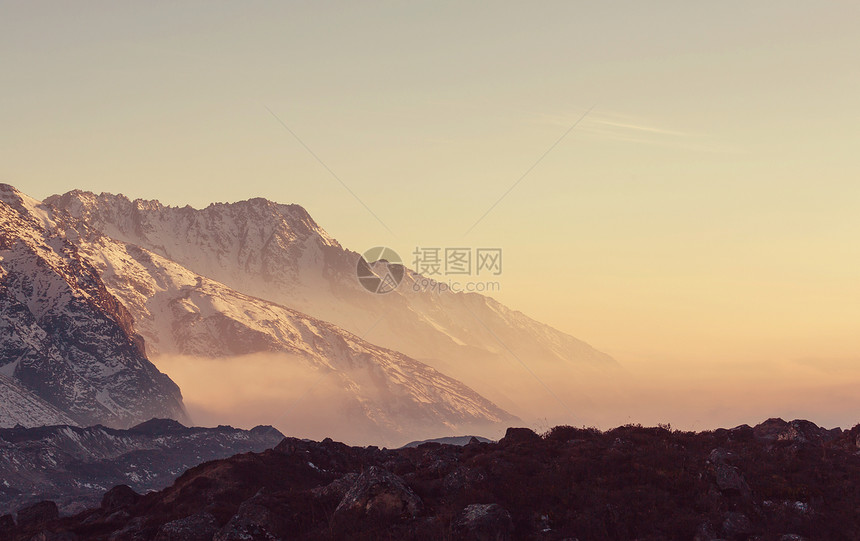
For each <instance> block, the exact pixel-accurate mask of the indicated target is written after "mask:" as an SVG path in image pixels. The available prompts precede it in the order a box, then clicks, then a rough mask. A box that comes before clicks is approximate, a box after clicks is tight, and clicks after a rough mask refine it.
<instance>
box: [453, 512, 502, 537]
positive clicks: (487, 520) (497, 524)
mask: <svg viewBox="0 0 860 541" xmlns="http://www.w3.org/2000/svg"><path fill="white" fill-rule="evenodd" d="M451 529H452V531H453V533H454V534H455V535H456V536H457V538H458V539H464V540H469V541H505V540H508V539H511V536H512V534H513V531H514V524H513V521H512V520H511V514H510V513H508V512H507V511H506V510H505V509H504V508H502V507H501V506H500V505H498V504H495V503H476V504H472V505H469V506H467V507H466V508H465V509H463V511H462V512H461V513H460V515H459V516H458V517H457V518H456V519H455V520H454V522H453V523H452V525H451Z"/></svg>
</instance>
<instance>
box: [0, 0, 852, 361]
mask: <svg viewBox="0 0 860 541" xmlns="http://www.w3.org/2000/svg"><path fill="white" fill-rule="evenodd" d="M0 11H2V14H0V51H2V57H3V65H4V69H3V73H2V75H0V78H2V86H3V99H2V100H0V118H2V123H3V127H4V129H3V130H2V133H0V180H2V181H3V182H8V183H11V184H13V185H16V186H17V187H19V188H20V189H22V190H23V191H25V192H27V193H29V194H31V195H33V196H35V197H39V198H42V197H45V196H47V195H49V194H51V193H57V192H64V191H67V190H69V189H72V188H83V189H90V190H95V191H102V190H104V191H111V192H123V193H126V194H127V195H130V196H132V197H146V198H158V199H161V200H162V201H163V202H166V203H172V204H181V205H184V204H186V203H190V204H192V205H195V206H202V205H205V204H207V203H208V202H210V201H213V200H217V201H235V200H240V199H245V198H249V197H254V196H264V197H267V198H270V199H274V200H278V201H281V202H296V203H299V204H302V205H303V206H305V207H306V208H308V210H309V211H310V212H311V214H312V215H313V216H314V217H315V218H316V219H317V220H318V221H319V222H320V223H321V224H322V225H323V226H324V227H325V228H327V229H328V231H329V232H330V233H331V234H332V235H333V236H335V237H336V238H337V239H339V240H340V241H341V242H342V243H343V244H344V245H346V246H347V247H350V248H352V249H355V250H358V251H362V250H364V249H366V248H368V247H370V246H375V245H380V244H385V245H391V246H393V247H394V248H396V249H397V250H398V251H399V252H400V253H401V254H409V253H411V252H412V250H413V249H414V248H415V247H416V246H441V247H444V246H473V247H478V246H490V247H501V248H503V250H504V261H505V270H504V273H503V276H502V277H501V282H502V286H503V290H502V292H501V293H500V294H498V295H497V297H499V298H500V299H501V300H502V301H504V302H506V303H507V304H509V305H511V306H513V307H515V308H518V309H521V310H523V311H525V312H526V313H528V314H530V315H532V316H534V317H536V318H537V319H540V320H543V321H546V322H548V323H551V324H553V325H554V326H556V327H558V328H560V329H562V330H565V331H567V332H570V333H571V334H574V335H575V336H577V337H580V338H582V339H584V340H586V341H588V342H590V343H592V344H593V345H595V346H596V347H598V348H599V349H602V350H604V351H607V352H609V353H611V354H613V355H615V356H616V357H617V358H618V359H619V360H620V361H621V362H622V363H625V364H626V365H628V366H637V365H639V364H643V363H649V364H652V365H654V366H656V364H654V363H660V364H659V366H664V364H662V363H683V364H685V365H686V364H689V363H693V364H695V363H708V365H711V364H714V363H778V364H777V365H776V366H788V365H783V364H779V363H793V362H796V361H798V360H801V361H809V360H811V361H813V362H820V363H824V364H826V363H832V362H857V361H860V351H858V342H857V335H858V325H860V279H858V277H860V243H858V241H857V239H858V238H860V213H858V212H857V209H858V208H860V187H858V186H860V183H858V181H857V179H858V178H860V163H858V159H857V148H858V143H860V137H858V128H857V126H858V120H860V101H858V100H857V96H858V95H860V71H858V70H857V69H856V67H855V66H857V65H860V58H858V56H860V34H858V33H857V32H856V24H857V21H858V20H860V18H858V16H860V7H858V5H857V4H856V3H851V2H837V3H828V4H826V5H819V4H812V3H809V2H780V3H776V4H773V3H767V4H765V3H761V4H754V5H750V4H749V3H746V2H720V3H718V4H712V5H707V6H705V5H702V4H697V5H692V4H689V3H684V2H657V3H649V4H648V5H647V6H646V5H644V4H641V3H637V2H628V3H614V4H613V5H612V6H611V7H609V6H603V5H582V4H579V3H569V2H549V3H544V4H541V5H540V6H534V5H527V4H522V3H500V4H496V5H494V7H493V8H492V9H489V8H487V7H485V6H484V5H480V4H477V3H476V4H468V5H467V4H462V3H460V2H456V3H455V2H450V3H434V4H433V6H432V9H431V7H429V5H428V6H424V7H420V6H412V5H402V4H393V5H376V6H373V7H369V6H363V7H361V8H358V7H355V6H352V5H341V6H335V5H325V6H322V5H316V4H300V5H297V6H286V5H279V4H273V3H255V2H251V3H243V4H242V5H241V6H239V5H237V4H233V3H228V2H215V3H210V2H206V3H199V2H184V3H182V4H181V5H174V4H172V3H170V4H166V3H165V4H150V3H146V4H131V3H129V4H103V5H98V6H97V5H95V4H89V5H81V4H70V3H56V4H53V5H50V4H33V3H11V4H10V3H7V4H4V5H3V7H0ZM590 107H593V109H592V110H591V112H590V113H589V114H588V115H587V116H586V117H585V119H584V120H583V121H582V122H581V123H580V124H579V125H578V126H577V127H576V128H575V129H574V130H573V131H571V132H570V134H569V135H568V136H567V137H565V138H564V139H563V140H562V141H561V142H559V144H558V145H557V146H556V147H555V148H553V150H552V152H550V153H549V154H547V155H546V157H545V158H544V159H543V160H542V161H541V162H540V163H539V164H538V165H537V166H536V167H534V169H532V170H531V171H530V172H529V173H528V175H526V176H525V177H524V178H522V181H521V182H519V184H518V185H517V186H516V188H514V189H513V190H512V191H511V192H510V194H509V195H508V196H507V197H505V198H504V199H502V200H501V201H500V202H498V204H497V205H496V206H495V208H493V210H492V211H491V212H490V213H489V214H487V216H486V218H485V219H483V221H481V223H479V224H478V225H477V226H476V227H475V228H474V229H473V230H472V231H471V232H470V233H469V234H465V233H466V230H467V229H468V228H469V227H470V226H471V225H473V224H474V222H475V221H476V220H477V219H478V218H479V217H480V216H481V215H482V214H483V213H484V212H485V211H486V210H487V209H488V208H489V207H490V206H491V205H493V204H494V203H496V202H497V201H499V198H500V196H502V194H504V193H505V192H506V190H508V189H509V188H510V187H511V186H512V185H513V184H514V183H515V182H517V180H518V179H520V178H521V176H522V175H523V173H524V172H526V171H527V170H528V169H529V168H530V167H531V166H532V165H533V164H535V162H536V161H537V160H538V159H539V158H540V157H541V156H542V155H543V153H544V152H546V151H547V150H548V149H549V148H550V147H551V146H552V145H553V143H554V142H556V141H557V140H558V138H559V137H560V136H561V135H562V134H563V133H564V132H565V131H566V130H567V129H568V128H569V127H570V126H571V125H572V124H573V123H574V121H576V120H577V119H578V118H579V117H580V116H581V115H582V113H583V112H585V111H586V110H588V109H589V108H590ZM267 108H269V109H271V111H272V112H274V113H275V114H277V115H278V116H279V117H280V118H281V119H282V120H283V121H284V123H286V124H287V125H288V126H289V127H290V129H292V130H293V131H294V132H295V133H296V134H297V135H298V136H299V137H300V138H301V140H302V141H303V142H304V143H305V144H306V145H307V146H308V147H309V148H310V149H312V150H313V152H314V153H315V154H316V155H317V156H318V157H319V158H320V160H322V162H323V163H324V164H325V166H326V167H328V168H329V169H330V170H331V171H333V172H334V173H335V174H336V175H337V177H338V178H339V179H340V181H338V180H337V179H335V178H334V177H333V176H332V175H331V173H330V171H328V170H327V169H326V167H324V166H322V165H321V164H320V163H319V162H318V161H317V160H316V159H315V158H314V157H313V156H312V155H311V154H310V153H309V152H308V151H307V149H306V148H304V147H303V146H302V145H301V144H299V143H298V142H297V141H296V140H295V139H294V138H293V137H292V136H291V135H290V134H289V133H288V132H287V131H286V130H285V129H284V127H283V126H282V125H280V124H279V123H278V122H277V121H276V120H275V119H274V118H273V117H272V115H271V114H270V113H269V111H267ZM341 181H342V182H343V184H345V185H347V186H348V187H349V189H350V190H352V192H353V193H354V194H355V195H356V196H357V197H358V198H360V199H361V201H362V202H363V203H364V205H366V206H367V207H368V208H369V209H371V211H372V212H373V214H375V215H376V216H377V217H378V218H380V219H381V220H382V221H383V222H384V223H385V224H386V225H387V226H388V228H390V229H391V230H392V231H393V232H394V234H392V233H390V232H389V231H387V230H386V229H385V228H384V227H383V226H382V225H380V223H379V221H378V220H377V219H376V218H375V217H374V216H373V215H371V213H370V212H368V210H367V209H366V208H365V206H363V205H362V204H360V203H359V202H357V201H356V198H355V197H353V195H352V194H350V193H349V191H348V190H346V189H344V187H343V186H342V185H341V183H340V182H341ZM404 257H407V256H404ZM369 338H370V339H372V337H369ZM727 366H728V365H727ZM762 366H765V364H762ZM767 366H771V365H769V364H768V365H767Z"/></svg>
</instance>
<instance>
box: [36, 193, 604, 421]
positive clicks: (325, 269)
mask: <svg viewBox="0 0 860 541" xmlns="http://www.w3.org/2000/svg"><path fill="white" fill-rule="evenodd" d="M46 203H50V204H51V205H54V206H56V207H58V208H62V209H64V210H66V211H68V212H69V213H70V214H71V215H72V216H74V217H77V218H80V219H82V220H83V221H85V222H86V223H87V224H88V225H89V226H91V227H93V228H95V229H97V230H99V231H101V232H103V233H104V234H106V235H107V236H109V237H112V238H114V239H117V240H120V241H124V242H128V243H131V244H134V245H137V246H140V247H142V248H145V249H147V250H149V251H151V252H153V253H155V254H157V255H160V256H162V257H164V258H166V259H169V260H171V261H173V262H175V263H177V264H180V265H181V266H183V267H185V268H187V269H188V270H190V271H192V272H193V273H196V274H199V275H201V276H205V277H207V278H209V279H212V280H216V281H218V282H221V283H222V284H225V285H227V286H229V287H230V288H231V289H233V290H235V291H239V292H241V293H244V294H247V295H251V296H254V297H258V298H264V299H266V300H268V301H271V302H273V303H275V304H280V305H284V306H289V307H290V308H293V309H296V310H298V311H300V312H303V313H306V314H309V315H311V316H313V317H316V318H319V319H322V320H325V321H328V322H331V323H333V324H335V325H337V326H338V327H340V328H342V329H345V330H347V331H349V332H352V333H354V334H356V335H359V336H365V338H366V339H367V340H369V341H371V342H373V343H376V344H379V345H381V346H384V347H386V348H390V349H392V350H396V351H401V352H403V353H405V354H407V355H409V356H410V357H412V358H415V359H419V360H421V361H423V362H425V363H427V364H429V365H430V366H432V367H434V368H436V369H438V370H440V371H442V372H444V373H446V374H447V375H449V376H451V377H453V378H455V379H457V380H459V381H462V382H464V383H465V384H466V385H468V386H470V387H471V388H473V389H475V390H476V391H478V392H479V393H481V394H482V395H484V396H486V397H487V398H489V399H490V400H492V401H493V402H495V403H497V404H499V405H501V406H502V407H504V408H505V409H508V410H509V411H513V412H514V413H517V414H518V415H525V414H529V415H535V416H537V415H540V416H541V417H547V416H549V417H552V412H551V411H549V410H551V409H553V408H558V406H559V404H557V403H555V402H554V401H553V400H551V399H550V400H549V401H546V400H544V401H538V402H535V403H531V402H529V399H528V398H526V397H530V396H538V395H539V396H541V397H542V398H546V397H547V395H548V394H547V392H546V390H545V389H543V388H542V385H541V384H538V383H537V382H536V381H535V380H534V379H533V378H532V376H531V375H530V374H529V373H528V371H526V369H524V367H523V366H522V364H521V363H520V361H522V362H525V363H527V364H528V366H529V368H530V369H531V371H533V372H534V373H535V374H536V375H537V376H538V377H539V378H540V379H542V380H543V381H544V382H549V383H548V384H549V385H550V386H553V385H555V384H556V383H558V382H564V385H567V386H568V387H565V388H560V387H559V388H556V389H555V392H556V394H559V395H561V394H563V393H565V392H571V391H572V390H573V389H572V388H571V387H570V385H571V384H570V382H576V381H579V380H581V379H582V377H583V375H584V374H588V373H590V372H591V371H593V370H598V371H603V370H604V369H606V368H612V367H614V366H615V365H616V363H615V361H614V360H612V359H611V358H610V357H608V356H607V355H605V354H603V353H601V352H599V351H597V350H595V349H594V348H592V347H590V346H589V345H588V344H585V343H584V342H582V341H580V340H577V339H576V338H573V337H572V336H569V335H567V334H564V333H562V332H559V331H557V330H555V329H553V328H551V327H549V326H547V325H544V324H541V323H539V322H537V321H535V320H533V319H531V318H529V317H527V316H525V315H524V314H522V313H520V312H516V311H513V310H510V309H508V308H506V307H505V306H503V305H501V304H500V303H498V302H496V301H494V300H493V299H491V298H489V297H485V296H482V295H478V294H474V293H469V294H465V293H453V292H448V293H442V294H440V293H438V292H431V291H421V288H420V287H418V286H420V283H421V281H422V278H421V277H420V276H418V275H415V274H414V273H411V272H408V271H407V273H406V276H405V278H404V281H403V283H401V284H400V287H399V288H398V289H397V290H396V291H394V292H392V293H389V294H386V295H374V294H371V293H369V292H368V291H366V290H365V289H364V288H363V287H362V286H361V285H360V284H359V282H358V280H357V278H356V267H357V263H358V261H359V255H358V254H357V253H355V252H352V251H349V250H347V249H344V248H343V247H341V246H340V244H338V242H337V241H335V240H334V239H333V238H331V237H330V236H329V235H328V234H327V233H326V232H325V231H324V230H323V229H322V228H320V227H319V226H318V225H317V224H316V223H315V222H314V221H313V220H312V219H311V218H310V216H309V215H308V214H307V212H306V211H305V210H304V209H302V208H301V207H299V206H296V205H279V204H275V203H272V202H270V201H267V200H264V199H252V200H249V201H242V202H239V203H233V204H220V203H219V204H213V205H210V206H209V207H206V208H205V209H201V210H197V209H193V208H191V207H184V208H176V207H167V206H163V205H161V204H160V203H158V202H157V201H144V200H135V201H130V200H129V199H127V198H125V197H124V196H121V195H111V194H100V195H95V194H92V193H89V192H81V191H73V192H69V193H67V194H64V195H61V196H52V197H50V198H48V199H47V200H46ZM153 347H156V344H153ZM488 373H492V374H493V377H492V378H487V377H485V376H486V374H488Z"/></svg>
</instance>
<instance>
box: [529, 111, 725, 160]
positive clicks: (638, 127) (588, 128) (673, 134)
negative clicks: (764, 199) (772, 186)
mask: <svg viewBox="0 0 860 541" xmlns="http://www.w3.org/2000/svg"><path fill="white" fill-rule="evenodd" d="M572 116H573V115H566V114H561V115H559V114H546V113H540V114H538V115H536V119H537V122H539V123H545V124H552V125H554V126H556V125H558V126H563V125H565V124H567V123H569V122H570V118H571V117H572ZM580 130H581V132H582V133H583V134H584V135H585V136H589V135H590V136H592V137H595V138H598V139H602V140H607V141H617V142H624V143H635V144H642V145H653V146H660V147H667V148H677V149H681V150H691V151H699V152H719V153H727V152H731V153H735V152H738V150H737V149H735V148H732V147H731V146H729V145H725V144H721V143H719V142H716V141H714V140H713V138H712V137H710V136H709V135H707V134H703V133H695V132H690V131H686V130H682V129H677V128H674V127H670V126H666V125H663V124H661V123H660V122H659V121H654V120H652V119H647V118H643V117H636V116H633V115H625V114H621V113H614V112H608V111H597V112H595V113H593V114H592V115H589V118H587V119H586V120H585V121H584V122H583V123H582V125H581V127H580Z"/></svg>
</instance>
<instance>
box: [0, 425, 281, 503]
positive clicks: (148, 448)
mask: <svg viewBox="0 0 860 541" xmlns="http://www.w3.org/2000/svg"><path fill="white" fill-rule="evenodd" d="M283 439H284V436H283V434H281V433H280V432H278V431H277V430H275V429H274V428H272V427H270V426H258V427H256V428H254V429H252V430H239V429H235V428H232V427H229V426H219V427H217V428H186V427H185V426H182V425H181V424H179V423H178V422H176V421H172V420H166V419H153V420H151V421H147V422H145V423H142V424H140V425H137V426H135V427H133V428H130V429H128V430H114V429H110V428H106V427H103V426H94V427H89V428H79V427H75V426H68V425H66V426H61V425H60V426H46V427H39V428H20V427H18V428H6V429H0V453H2V457H3V459H2V460H0V515H2V514H3V513H7V512H10V511H14V510H15V509H18V508H20V507H22V506H24V505H27V504H30V503H33V502H38V501H41V500H53V501H55V502H57V503H58V504H59V506H60V508H61V510H62V511H63V512H75V511H80V510H81V509H84V508H86V507H93V506H97V505H98V504H99V502H100V501H101V499H102V496H104V494H105V492H106V491H108V490H109V489H111V488H113V487H115V486H117V485H120V484H123V485H128V486H130V487H131V488H132V489H134V490H135V491H137V492H139V493H141V494H145V493H147V492H149V491H153V490H160V489H162V488H164V487H166V486H168V485H170V484H171V483H172V482H173V481H174V480H175V479H176V477H178V476H179V475H180V474H181V473H182V472H184V471H185V470H187V469H188V468H191V467H193V466H196V465H198V464H201V463H202V462H205V461H208V460H217V459H221V458H227V457H229V456H232V455H234V454H236V453H246V452H249V451H254V452H260V451H263V450H265V449H270V448H272V447H274V446H275V445H277V444H278V443H280V442H281V441H282V440H283Z"/></svg>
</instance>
